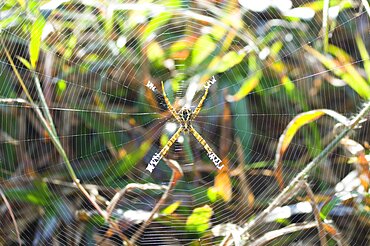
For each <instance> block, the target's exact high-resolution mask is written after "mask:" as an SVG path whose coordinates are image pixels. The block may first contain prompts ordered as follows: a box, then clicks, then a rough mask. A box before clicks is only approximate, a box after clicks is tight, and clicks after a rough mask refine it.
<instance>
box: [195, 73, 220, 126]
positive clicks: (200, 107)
mask: <svg viewBox="0 0 370 246" xmlns="http://www.w3.org/2000/svg"><path fill="white" fill-rule="evenodd" d="M215 82H216V80H215V78H214V77H212V79H211V80H209V81H207V83H206V85H205V86H204V88H205V91H204V94H203V96H202V98H201V99H200V102H199V104H198V106H197V107H196V109H195V110H194V112H193V117H192V119H195V117H197V115H198V114H199V112H200V110H201V109H202V107H203V103H204V101H205V100H206V98H207V95H208V89H209V87H210V86H211V85H212V84H214V83H215Z"/></svg>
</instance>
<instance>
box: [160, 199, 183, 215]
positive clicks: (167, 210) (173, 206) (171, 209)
mask: <svg viewBox="0 0 370 246" xmlns="http://www.w3.org/2000/svg"><path fill="white" fill-rule="evenodd" d="M180 204H181V202H180V201H177V202H174V203H172V204H171V205H170V206H168V207H166V208H165V209H163V210H162V212H161V214H164V215H170V214H172V213H173V212H175V211H176V209H177V208H178V207H179V206H180Z"/></svg>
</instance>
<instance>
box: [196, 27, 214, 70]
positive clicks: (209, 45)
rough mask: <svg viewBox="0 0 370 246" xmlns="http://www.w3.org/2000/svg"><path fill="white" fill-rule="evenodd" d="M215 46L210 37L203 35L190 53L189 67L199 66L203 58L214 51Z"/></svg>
mask: <svg viewBox="0 0 370 246" xmlns="http://www.w3.org/2000/svg"><path fill="white" fill-rule="evenodd" d="M216 47H217V46H216V44H215V42H214V41H213V40H212V38H211V36H210V35H207V34H206V35H203V36H201V37H199V38H198V40H197V41H196V42H195V44H194V47H193V50H192V53H191V58H192V60H191V65H192V66H196V65H199V64H200V63H201V62H202V61H203V60H204V59H205V58H207V57H208V56H209V55H210V54H211V53H212V51H214V50H215V49H216Z"/></svg>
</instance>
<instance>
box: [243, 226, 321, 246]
mask: <svg viewBox="0 0 370 246" xmlns="http://www.w3.org/2000/svg"><path fill="white" fill-rule="evenodd" d="M316 225H317V224H316V223H315V222H309V223H300V224H292V225H289V226H286V227H284V228H282V229H279V230H275V231H270V232H267V233H266V234H265V235H263V236H262V237H260V238H258V239H257V240H256V241H254V242H252V243H251V244H250V245H249V246H260V245H266V244H267V243H268V242H270V241H271V240H273V239H275V238H277V237H281V236H284V235H286V234H290V233H293V232H297V231H302V230H307V229H311V228H314V227H315V226H316Z"/></svg>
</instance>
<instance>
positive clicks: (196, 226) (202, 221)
mask: <svg viewBox="0 0 370 246" xmlns="http://www.w3.org/2000/svg"><path fill="white" fill-rule="evenodd" d="M212 214H213V211H212V208H211V207H210V206H208V205H204V206H203V207H200V208H195V209H194V210H193V212H192V214H191V215H190V216H189V217H188V218H187V220H186V230H187V231H190V232H198V233H202V232H204V231H206V230H207V229H208V228H209V227H210V218H211V216H212Z"/></svg>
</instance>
